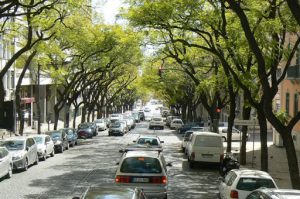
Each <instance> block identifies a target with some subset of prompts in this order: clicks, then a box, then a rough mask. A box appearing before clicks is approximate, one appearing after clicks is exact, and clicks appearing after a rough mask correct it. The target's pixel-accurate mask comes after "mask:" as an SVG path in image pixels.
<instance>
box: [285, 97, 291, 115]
mask: <svg viewBox="0 0 300 199" xmlns="http://www.w3.org/2000/svg"><path fill="white" fill-rule="evenodd" d="M285 111H286V113H287V114H289V113H290V94H289V93H286V94H285Z"/></svg>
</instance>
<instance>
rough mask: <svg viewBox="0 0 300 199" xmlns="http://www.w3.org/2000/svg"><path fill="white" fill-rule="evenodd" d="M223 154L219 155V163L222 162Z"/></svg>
mask: <svg viewBox="0 0 300 199" xmlns="http://www.w3.org/2000/svg"><path fill="white" fill-rule="evenodd" d="M223 159H224V154H222V155H220V162H223Z"/></svg>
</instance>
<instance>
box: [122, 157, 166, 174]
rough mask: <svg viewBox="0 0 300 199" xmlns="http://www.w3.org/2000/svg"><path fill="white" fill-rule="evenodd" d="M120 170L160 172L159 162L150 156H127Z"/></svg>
mask: <svg viewBox="0 0 300 199" xmlns="http://www.w3.org/2000/svg"><path fill="white" fill-rule="evenodd" d="M120 171H121V172H122V173H161V172H162V168H161V166H160V162H159V161H158V160H157V159H156V158H150V157H129V158H126V159H125V160H124V161H123V163H122V165H121V169H120Z"/></svg>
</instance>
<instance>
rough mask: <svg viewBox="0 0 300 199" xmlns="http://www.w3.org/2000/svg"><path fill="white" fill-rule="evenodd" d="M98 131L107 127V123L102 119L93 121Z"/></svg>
mask: <svg viewBox="0 0 300 199" xmlns="http://www.w3.org/2000/svg"><path fill="white" fill-rule="evenodd" d="M94 122H95V124H96V126H97V130H98V131H105V130H106V129H107V124H106V121H105V120H104V119H97V120H95V121H94Z"/></svg>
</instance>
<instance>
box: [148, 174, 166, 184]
mask: <svg viewBox="0 0 300 199" xmlns="http://www.w3.org/2000/svg"><path fill="white" fill-rule="evenodd" d="M151 183H154V184H167V176H159V177H152V178H151Z"/></svg>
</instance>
